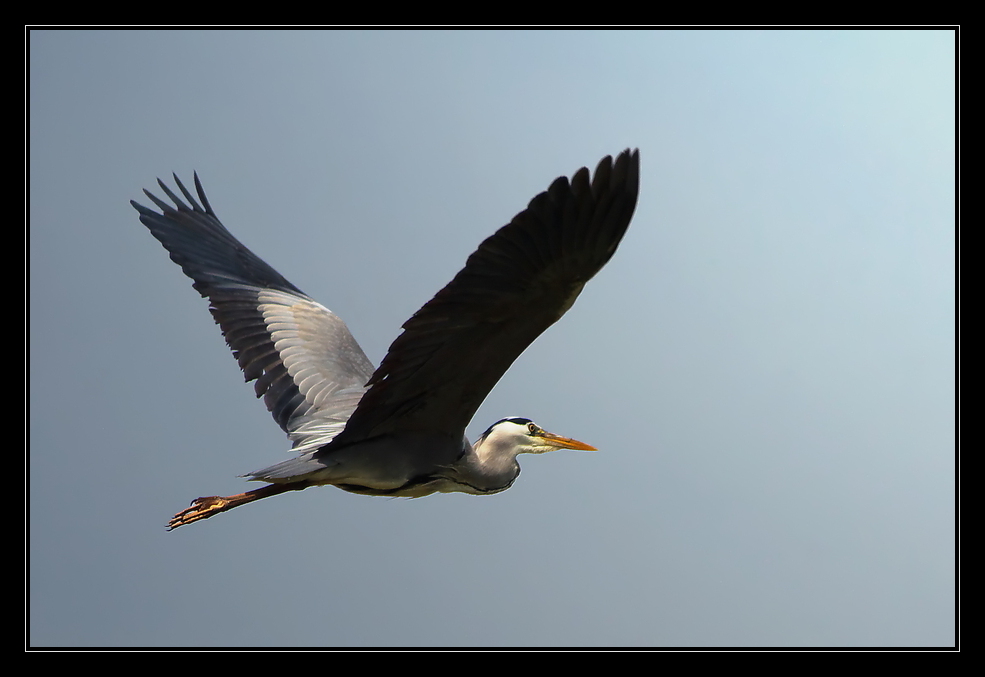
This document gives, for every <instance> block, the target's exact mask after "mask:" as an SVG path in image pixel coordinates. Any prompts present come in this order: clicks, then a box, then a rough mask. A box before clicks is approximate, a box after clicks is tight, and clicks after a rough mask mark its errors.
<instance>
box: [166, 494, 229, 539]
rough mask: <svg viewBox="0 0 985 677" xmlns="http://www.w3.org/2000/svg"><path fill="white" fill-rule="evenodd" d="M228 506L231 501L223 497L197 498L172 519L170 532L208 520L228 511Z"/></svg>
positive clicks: (169, 523) (169, 524) (169, 525)
mask: <svg viewBox="0 0 985 677" xmlns="http://www.w3.org/2000/svg"><path fill="white" fill-rule="evenodd" d="M228 505H229V501H227V500H226V499H225V498H223V497H222V496H203V497H201V498H196V499H195V500H194V501H192V504H191V505H190V506H189V507H187V508H185V509H184V510H182V511H181V512H179V513H177V514H176V515H175V516H174V517H172V518H171V521H170V522H168V531H172V530H174V529H177V528H178V527H181V526H184V525H186V524H191V523H192V522H197V521H199V520H204V519H208V518H209V517H212V515H215V514H217V513H220V512H222V511H223V510H226V509H227V506H228Z"/></svg>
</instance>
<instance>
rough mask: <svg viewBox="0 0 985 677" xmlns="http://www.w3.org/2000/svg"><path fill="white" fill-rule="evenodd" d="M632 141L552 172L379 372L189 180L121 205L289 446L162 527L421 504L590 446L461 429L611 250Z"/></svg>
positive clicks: (626, 215) (493, 485) (507, 478)
mask: <svg viewBox="0 0 985 677" xmlns="http://www.w3.org/2000/svg"><path fill="white" fill-rule="evenodd" d="M639 173H640V161H639V150H638V149H637V150H632V151H631V150H629V149H626V150H625V151H623V152H622V153H620V154H619V155H618V156H617V157H616V158H615V160H613V158H612V156H606V157H604V158H603V159H602V160H601V161H600V162H599V163H598V165H597V167H596V169H595V173H594V174H593V175H591V176H590V174H589V170H588V169H587V168H586V167H582V168H581V169H579V170H578V171H576V172H575V173H574V174H573V175H572V176H571V179H570V180H569V179H568V178H567V177H566V176H561V177H559V178H557V179H556V180H555V181H553V182H552V183H551V184H550V187H549V188H548V189H547V190H546V191H544V192H542V193H540V194H539V195H537V196H536V197H535V198H533V200H531V201H530V203H529V204H528V205H527V208H526V209H524V210H523V211H521V212H520V213H518V214H517V215H516V216H514V217H513V219H512V220H511V221H510V222H509V223H507V224H506V225H505V226H503V227H501V228H500V229H499V230H497V231H496V232H495V233H494V234H493V235H491V236H490V237H488V238H487V239H486V240H485V241H483V242H482V243H481V244H480V245H479V248H478V249H477V250H476V251H475V252H474V253H473V254H472V255H471V256H469V258H468V260H467V261H466V263H465V267H464V268H463V269H462V270H461V271H459V273H458V274H457V275H455V277H454V279H452V281H451V282H449V283H448V284H447V285H446V286H445V287H444V288H443V289H441V290H440V291H439V292H438V293H437V294H436V295H435V296H434V298H432V299H431V300H430V301H428V302H427V303H425V304H424V305H423V306H422V307H421V308H420V310H418V311H417V312H416V313H414V315H413V316H411V318H410V319H409V320H407V322H405V323H404V324H403V327H402V330H403V331H402V332H401V333H400V335H399V336H398V337H397V338H396V339H395V340H394V341H393V343H392V344H391V345H390V348H389V350H388V351H387V353H386V355H385V357H384V358H383V360H382V362H381V363H380V365H379V367H376V368H375V369H374V367H373V364H372V363H371V362H370V360H369V359H368V358H367V357H366V354H365V353H364V352H363V350H362V348H360V347H359V344H358V343H357V342H356V340H355V338H353V336H352V334H351V333H350V332H349V329H348V328H347V326H346V324H345V323H344V322H343V321H342V319H341V318H339V317H338V316H337V315H335V314H334V313H333V312H332V311H330V310H329V309H328V308H326V307H325V306H323V305H321V304H320V303H319V302H317V301H315V300H314V299H313V298H312V297H310V296H308V295H307V294H305V293H304V292H302V291H301V290H300V289H298V288H297V287H296V286H294V285H293V284H291V283H290V282H288V281H287V279H285V278H284V277H283V276H282V275H281V274H280V273H278V272H277V271H276V270H274V269H273V268H272V267H271V266H269V265H267V264H266V263H265V262H264V261H263V260H261V259H260V258H259V257H258V256H256V255H255V254H254V253H253V252H252V251H250V250H249V249H247V248H246V247H245V246H244V245H243V244H241V243H240V242H239V240H237V239H236V238H235V237H234V236H233V235H232V234H231V233H230V232H229V231H228V230H227V229H226V228H225V226H223V225H222V223H221V222H220V221H219V219H218V217H217V216H216V214H215V212H214V211H213V209H212V206H211V205H210V204H209V200H208V198H207V197H206V195H205V191H204V190H203V188H202V183H201V181H200V180H199V177H198V173H197V172H195V174H194V182H195V192H196V194H197V199H196V197H195V196H194V195H192V193H191V192H189V190H188V189H187V188H185V186H184V184H183V183H182V182H181V181H180V180H179V179H178V176H177V175H176V174H172V177H173V178H174V182H175V185H176V186H177V188H178V190H179V191H180V192H181V195H182V196H183V198H184V199H182V197H179V196H178V195H177V194H176V193H175V192H174V191H172V190H171V189H170V188H169V187H168V186H167V185H166V184H165V183H164V182H163V181H161V180H160V179H158V185H159V186H160V188H161V190H162V191H164V194H165V195H166V196H167V197H168V199H170V200H171V202H172V203H173V204H169V203H168V202H166V201H165V200H162V199H159V198H158V197H156V196H155V195H154V194H152V193H151V192H149V191H148V190H144V194H145V195H146V196H147V197H148V198H149V199H150V200H151V202H153V203H154V204H155V205H156V206H157V207H158V209H159V210H160V211H159V212H157V211H154V210H152V209H149V208H147V207H145V206H143V205H141V204H138V203H137V202H135V201H133V200H131V201H130V204H131V205H133V207H134V209H136V210H137V212H139V215H140V216H139V218H140V221H141V223H143V224H144V225H145V226H146V227H147V228H148V229H149V230H150V232H151V234H153V236H154V237H155V238H157V240H159V241H160V242H161V244H162V245H164V247H165V249H167V251H168V253H169V255H170V258H171V260H172V261H174V262H175V263H177V264H178V265H179V266H181V269H182V271H183V272H184V273H185V275H187V276H188V277H190V278H191V279H192V286H193V287H194V288H195V289H196V290H197V291H198V292H199V293H200V294H201V295H202V296H203V297H205V298H208V300H209V311H210V312H211V313H212V316H213V318H214V319H215V321H216V323H217V324H218V325H219V327H220V329H221V330H222V333H223V336H224V337H225V339H226V343H227V344H228V346H229V348H230V349H231V350H232V352H233V356H234V357H235V358H236V360H237V361H238V363H239V366H240V368H241V369H242V371H243V374H244V376H245V379H246V381H247V382H250V381H253V382H254V389H255V392H256V396H257V398H261V397H262V398H263V401H264V403H265V404H266V407H267V409H268V411H269V412H270V413H271V414H272V415H273V417H274V420H275V421H276V422H277V424H278V425H279V426H280V427H281V428H282V429H283V430H284V432H285V433H287V436H288V439H289V440H290V441H291V443H292V452H293V454H294V455H293V456H292V457H291V458H290V459H289V460H286V461H283V462H281V463H277V464H275V465H272V466H270V467H268V468H263V469H261V470H257V471H254V472H251V473H247V474H246V475H243V476H242V477H245V478H247V479H248V480H251V481H261V482H265V483H266V484H265V485H264V486H262V487H260V488H259V489H254V490H252V491H246V492H244V493H240V494H235V495H232V496H205V497H201V498H197V499H195V500H194V501H192V503H191V505H190V506H189V507H188V508H186V509H184V510H182V511H180V512H178V513H177V514H176V515H175V516H174V517H173V518H172V519H171V520H170V522H169V523H168V525H167V527H168V530H173V529H176V528H177V527H179V526H184V525H186V524H191V523H193V522H197V521H199V520H203V519H207V518H209V517H212V516H214V515H217V514H219V513H221V512H225V511H227V510H231V509H233V508H236V507H238V506H241V505H245V504H247V503H251V502H253V501H256V500H259V499H262V498H268V497H270V496H275V495H278V494H282V493H284V492H288V491H296V490H300V489H307V488H308V487H312V486H320V485H334V486H336V487H338V488H339V489H343V490H345V491H348V492H352V493H357V494H367V495H373V496H392V497H409V498H416V497H421V496H427V495H430V494H433V493H436V492H443V493H448V492H462V493H466V494H475V495H484V494H495V493H499V492H501V491H505V490H506V489H509V488H510V486H512V484H513V482H514V481H515V480H516V478H517V477H518V476H519V474H520V465H519V463H518V462H517V456H518V455H519V454H524V453H526V454H541V453H544V452H548V451H553V450H557V449H572V450H582V451H596V449H595V447H592V446H591V445H588V444H585V443H584V442H579V441H578V440H575V439H572V438H570V437H564V436H561V435H556V434H553V433H549V432H547V431H546V430H544V429H543V428H541V427H540V426H538V425H537V424H536V423H534V422H533V421H532V420H530V419H528V418H523V417H519V416H510V417H506V418H502V419H500V420H499V421H497V422H495V423H493V424H492V425H491V426H489V428H487V429H486V431H485V432H483V433H482V435H480V436H479V438H478V439H477V440H476V442H475V443H474V444H472V443H470V442H469V440H468V438H467V437H466V436H465V429H466V427H467V426H468V425H469V423H470V421H471V420H472V417H473V415H474V414H475V412H476V410H477V409H478V408H479V405H480V404H481V403H482V401H483V400H484V399H485V398H486V396H487V395H488V394H489V392H490V391H491V390H492V388H493V386H495V385H496V383H497V382H498V381H499V380H500V378H501V377H502V376H503V374H505V373H506V371H507V370H508V369H509V367H510V365H512V364H513V362H514V361H515V360H516V359H517V357H519V355H520V354H521V353H522V352H523V351H524V350H525V349H526V348H527V346H529V345H530V343H531V342H533V341H534V339H536V338H537V337H538V336H539V335H540V334H541V333H542V332H543V331H544V330H545V329H547V328H548V327H549V326H550V325H552V324H554V323H555V322H556V321H557V320H559V319H560V318H561V316H562V315H564V314H565V313H566V312H567V311H568V309H569V308H571V305H572V304H573V303H574V302H575V299H576V298H577V297H578V295H579V294H580V293H581V290H582V288H583V287H584V286H585V283H586V282H588V281H589V280H590V279H591V278H592V277H593V276H594V275H595V274H596V273H597V272H598V271H599V270H600V269H601V268H602V266H604V265H605V264H606V263H607V262H608V261H609V259H610V258H611V257H612V255H613V254H614V253H615V251H616V248H617V247H618V245H619V242H620V241H621V240H622V237H623V235H624V233H625V232H626V229H627V228H628V227H629V222H630V220H631V219H632V216H633V212H634V211H635V209H636V202H637V198H638V194H639Z"/></svg>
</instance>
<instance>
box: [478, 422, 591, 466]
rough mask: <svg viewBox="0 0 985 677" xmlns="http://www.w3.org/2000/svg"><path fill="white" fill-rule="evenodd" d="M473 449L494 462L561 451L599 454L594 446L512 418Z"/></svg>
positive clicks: (495, 427) (491, 430)
mask: <svg viewBox="0 0 985 677" xmlns="http://www.w3.org/2000/svg"><path fill="white" fill-rule="evenodd" d="M473 448H474V449H475V450H476V451H477V452H479V450H480V448H481V449H482V452H481V454H480V455H481V456H484V457H486V458H490V457H492V456H493V455H495V456H496V457H499V458H503V457H506V458H516V456H517V454H543V453H544V452H546V451H555V450H557V449H577V450H578V451H597V449H596V448H595V447H593V446H591V445H588V444H585V443H584V442H579V441H578V440H573V439H571V438H570V437H561V436H560V435H555V434H554V433H549V432H547V431H546V430H544V429H543V428H541V427H540V426H539V425H537V424H536V423H534V422H533V421H531V420H530V419H529V418H521V417H519V416H510V417H509V418H501V419H500V420H498V421H496V422H495V423H493V424H492V425H491V426H489V428H488V429H487V430H486V432H484V433H482V436H481V437H479V439H478V440H476V443H475V445H474V446H473Z"/></svg>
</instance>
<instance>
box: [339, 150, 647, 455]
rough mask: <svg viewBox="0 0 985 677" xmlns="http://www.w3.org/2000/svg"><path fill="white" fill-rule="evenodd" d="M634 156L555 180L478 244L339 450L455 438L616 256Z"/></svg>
mask: <svg viewBox="0 0 985 677" xmlns="http://www.w3.org/2000/svg"><path fill="white" fill-rule="evenodd" d="M639 179H640V158H639V151H638V150H637V151H633V152H630V151H629V150H626V151H624V152H623V153H621V154H620V155H619V157H618V158H616V161H615V162H614V163H613V161H612V158H611V157H605V158H604V159H603V160H602V161H601V162H600V163H599V165H598V168H597V169H596V170H595V176H594V178H592V179H591V180H590V179H589V172H588V169H586V168H584V167H583V168H581V169H579V170H578V171H577V172H575V175H574V176H573V177H572V179H571V181H570V183H569V181H568V179H567V177H561V178H559V179H557V180H556V181H554V183H553V184H551V187H550V188H549V189H548V190H547V192H544V193H541V194H540V195H538V196H537V197H535V198H534V199H533V200H531V202H530V204H529V206H528V207H527V209H526V210H524V211H522V212H520V213H519V214H517V215H516V216H515V217H514V218H513V220H512V221H511V222H510V223H509V224H507V225H506V226H504V227H502V228H500V229H499V230H498V231H497V232H496V233H495V234H494V235H493V236H491V237H490V238H488V239H487V240H486V241H485V242H483V243H482V244H481V245H479V249H478V250H477V251H476V252H475V253H474V254H472V255H471V256H470V257H469V259H468V261H467V263H466V264H465V268H463V269H462V270H461V271H460V272H459V273H458V274H457V275H456V276H455V279H453V280H452V281H451V282H450V283H449V284H448V285H447V286H446V287H445V288H444V289H442V290H441V291H439V292H438V293H437V295H435V297H434V298H433V299H431V300H430V301H428V303H427V304H425V305H424V307H423V308H421V309H420V310H418V311H417V312H416V313H415V314H414V316H413V317H411V318H410V319H409V320H408V321H407V322H406V323H405V324H404V326H403V329H404V331H403V333H402V334H401V335H400V336H399V337H397V339H396V340H395V341H394V342H393V344H392V345H391V346H390V350H389V352H388V353H387V356H386V358H384V360H383V362H382V364H381V365H380V367H379V368H378V369H377V370H376V372H375V373H374V374H373V377H372V378H371V379H370V381H369V385H370V386H372V387H371V388H370V390H369V392H367V393H366V395H365V396H364V397H363V399H362V400H361V402H360V403H359V406H358V407H357V409H356V411H355V412H354V413H353V415H352V417H351V418H350V419H349V422H348V424H347V425H346V427H345V430H344V431H343V432H342V434H340V435H339V436H338V437H337V438H336V440H335V443H334V444H336V445H338V444H346V443H348V442H353V441H356V440H359V439H364V438H367V437H373V436H376V435H382V434H387V433H393V432H429V433H438V434H447V435H449V436H456V437H457V436H460V435H461V434H463V433H464V430H465V426H466V425H468V423H469V421H470V420H471V419H472V416H473V415H474V414H475V411H476V409H478V408H479V405H480V404H481V403H482V401H483V400H484V399H485V398H486V395H487V394H488V393H489V391H490V390H492V388H493V386H494V385H495V384H496V382H497V381H499V379H500V377H502V375H503V374H504V373H506V370H507V369H509V367H510V365H511V364H513V361H514V360H516V358H517V357H518V356H519V355H520V353H522V352H523V351H524V350H525V349H526V347H527V346H528V345H530V343H531V342H532V341H533V340H534V339H535V338H537V337H538V336H539V335H540V334H541V332H543V331H544V330H545V329H547V327H549V326H550V325H552V324H554V322H556V321H557V320H558V319H560V317H561V316H562V315H564V313H565V312H566V311H567V310H568V308H570V307H571V304H572V303H574V301H575V299H576V298H577V296H578V294H579V293H580V292H581V289H582V287H583V286H584V285H585V283H586V282H588V281H589V280H590V279H591V278H592V276H593V275H595V273H597V272H598V271H599V269H601V268H602V266H603V265H605V263H606V262H607V261H608V260H609V259H610V258H611V257H612V254H613V253H614V252H615V251H616V247H617V246H618V245H619V241H620V240H621V239H622V236H623V234H624V233H625V232H626V228H627V227H628V226H629V221H630V219H631V218H632V216H633V211H634V209H635V208H636V199H637V195H638V193H639Z"/></svg>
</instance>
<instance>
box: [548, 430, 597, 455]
mask: <svg viewBox="0 0 985 677" xmlns="http://www.w3.org/2000/svg"><path fill="white" fill-rule="evenodd" d="M538 437H540V438H541V439H542V440H544V441H545V442H547V443H548V444H550V445H551V446H552V447H557V448H558V449H576V450H578V451H598V449H596V448H595V447H593V446H592V445H590V444H585V443H584V442H579V441H578V440H573V439H571V438H570V437H561V436H560V435H555V434H554V433H549V432H547V431H546V430H543V431H541V432H540V433H539V434H538Z"/></svg>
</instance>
